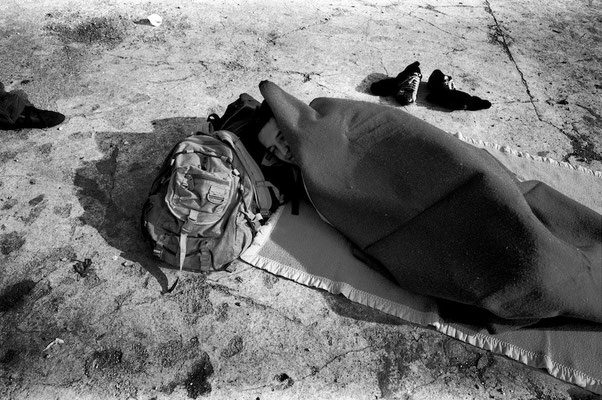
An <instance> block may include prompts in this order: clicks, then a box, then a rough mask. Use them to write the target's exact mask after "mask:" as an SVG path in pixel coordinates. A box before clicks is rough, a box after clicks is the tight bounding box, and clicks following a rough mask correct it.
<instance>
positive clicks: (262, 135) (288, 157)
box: [257, 118, 293, 163]
mask: <svg viewBox="0 0 602 400" xmlns="http://www.w3.org/2000/svg"><path fill="white" fill-rule="evenodd" d="M257 138H258V139H259V143H261V144H262V145H263V146H264V147H265V148H266V149H267V150H268V152H269V153H270V154H272V155H274V156H275V157H276V158H278V159H279V160H281V161H284V162H288V163H292V162H293V155H292V154H291V149H290V148H289V146H288V143H287V142H286V140H284V136H282V132H281V131H280V129H278V125H276V120H275V119H274V118H270V120H269V121H268V123H267V124H265V125H264V126H263V128H261V131H259V134H258V135H257Z"/></svg>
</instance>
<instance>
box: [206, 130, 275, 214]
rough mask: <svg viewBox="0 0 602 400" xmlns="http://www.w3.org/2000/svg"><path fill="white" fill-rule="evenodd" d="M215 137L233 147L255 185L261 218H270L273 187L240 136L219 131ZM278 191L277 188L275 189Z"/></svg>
mask: <svg viewBox="0 0 602 400" xmlns="http://www.w3.org/2000/svg"><path fill="white" fill-rule="evenodd" d="M215 135H216V136H217V137H218V139H220V140H221V141H223V142H226V143H228V144H230V146H232V148H233V149H234V151H235V152H236V155H237V156H238V158H239V159H240V162H241V163H242V165H243V166H244V168H245V170H246V171H247V173H248V174H249V178H250V179H251V183H252V184H253V187H254V191H255V200H256V201H257V205H258V206H259V209H260V212H261V216H262V217H264V218H266V217H268V216H269V213H270V208H272V196H270V190H269V188H270V187H273V185H272V184H271V183H270V182H268V181H266V180H265V178H264V176H263V173H262V172H261V169H259V166H258V165H257V163H256V162H255V160H253V158H252V157H251V155H250V154H249V152H248V151H247V149H246V148H245V147H244V145H243V144H242V142H241V141H240V139H239V138H238V136H236V135H234V134H233V133H230V132H228V131H224V130H221V131H217V132H215ZM274 189H276V188H274Z"/></svg>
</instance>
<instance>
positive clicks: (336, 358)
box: [299, 346, 372, 381]
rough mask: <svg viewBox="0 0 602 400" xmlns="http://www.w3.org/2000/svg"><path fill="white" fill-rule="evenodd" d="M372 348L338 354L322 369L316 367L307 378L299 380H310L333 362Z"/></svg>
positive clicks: (303, 377) (366, 347)
mask: <svg viewBox="0 0 602 400" xmlns="http://www.w3.org/2000/svg"><path fill="white" fill-rule="evenodd" d="M371 347H372V346H365V347H362V348H361V349H353V350H348V351H346V352H344V353H341V354H337V355H336V356H334V357H332V358H331V359H330V360H328V361H326V362H325V363H324V365H322V366H321V367H315V366H314V367H312V368H311V369H312V371H311V372H310V373H309V374H308V375H305V376H302V377H301V378H299V381H302V380H304V379H306V378H309V377H311V376H314V375H317V374H319V373H320V372H321V371H322V370H323V369H324V368H326V367H328V366H329V365H330V364H332V363H333V362H335V361H336V360H338V359H341V358H344V357H347V356H348V355H349V354H351V353H361V352H364V351H366V350H368V349H370V348H371Z"/></svg>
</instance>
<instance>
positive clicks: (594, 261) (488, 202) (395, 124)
mask: <svg viewBox="0 0 602 400" xmlns="http://www.w3.org/2000/svg"><path fill="white" fill-rule="evenodd" d="M260 90H261V93H262V95H263V97H264V99H265V100H266V101H267V103H268V104H269V106H270V107H271V109H272V111H273V112H274V115H275V118H276V121H277V123H278V126H279V127H280V129H281V130H282V133H283V135H284V137H285V139H286V140H287V141H288V143H289V144H290V147H291V151H292V154H293V156H294V158H295V161H296V163H298V165H299V166H300V169H301V172H302V176H303V181H304V183H305V185H306V189H307V193H308V195H309V197H310V199H311V201H312V203H313V205H314V207H315V208H316V210H317V211H318V212H319V213H320V215H321V216H322V217H323V218H324V219H325V220H326V221H327V222H328V223H329V224H331V225H332V226H333V227H334V228H336V229H337V230H338V231H339V232H341V233H342V234H343V235H344V236H345V237H346V238H348V239H349V240H350V241H351V242H352V243H353V244H354V245H355V246H356V247H357V249H356V250H357V252H356V253H358V254H361V257H362V259H363V260H364V261H369V262H372V263H374V265H377V266H379V267H384V268H385V269H386V270H387V271H388V272H389V273H390V274H391V275H392V276H393V277H394V279H395V280H396V282H397V283H398V284H399V285H400V286H401V287H402V288H404V289H409V290H412V291H413V292H416V293H419V294H422V295H428V296H434V297H437V298H440V299H444V300H448V301H452V302H455V303H461V304H465V305H470V306H476V307H479V308H482V309H485V310H488V311H489V312H491V313H493V314H494V315H495V316H497V317H501V318H504V319H512V320H516V323H517V324H519V325H525V324H528V323H532V322H534V321H536V320H538V319H541V318H549V317H555V316H568V317H574V318H581V319H586V320H591V321H597V322H602V216H601V215H600V214H598V213H597V212H595V211H593V210H591V209H590V208H588V207H586V206H584V205H582V204H580V203H578V202H577V201H575V200H572V199H570V198H569V197H567V196H565V195H563V194H561V193H560V192H558V191H556V190H555V189H552V188H551V187H549V186H548V185H546V184H544V183H542V182H539V181H525V182H521V181H519V180H518V179H516V177H515V176H514V175H513V174H512V173H511V172H510V171H509V170H508V169H507V168H505V167H504V166H503V165H502V164H501V163H500V162H499V161H498V160H496V159H495V158H494V157H493V156H491V154H489V153H488V152H486V151H484V150H482V149H479V148H477V147H475V146H472V145H470V144H468V143H466V142H463V141H461V140H458V139H457V138H455V137H453V136H452V135H450V134H448V133H446V132H444V131H442V130H440V129H438V128H436V127H434V126H432V125H430V124H428V123H427V122H425V121H422V120H420V119H418V118H415V117H413V116H411V115H410V114H407V113H405V112H403V111H400V110H398V109H395V108H392V107H387V106H381V105H376V104H371V103H365V102H358V101H352V100H343V99H331V98H318V99H316V100H314V101H312V102H311V104H310V105H307V104H305V103H303V102H301V101H300V100H298V99H297V98H295V97H294V96H292V95H290V94H288V93H286V92H285V91H283V90H282V89H281V88H279V87H278V86H277V85H275V84H273V83H271V82H262V83H261V85H260Z"/></svg>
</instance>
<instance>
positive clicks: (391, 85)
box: [370, 61, 422, 97]
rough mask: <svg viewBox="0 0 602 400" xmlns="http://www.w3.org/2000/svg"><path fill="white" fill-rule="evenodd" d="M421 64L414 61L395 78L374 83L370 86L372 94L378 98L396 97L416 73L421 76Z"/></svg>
mask: <svg viewBox="0 0 602 400" xmlns="http://www.w3.org/2000/svg"><path fill="white" fill-rule="evenodd" d="M419 65H420V63H419V62H418V61H414V62H413V63H411V64H410V65H408V66H407V67H405V69H404V70H403V71H401V72H400V73H399V74H398V75H397V76H396V77H395V78H385V79H382V80H380V81H377V82H374V83H373V84H372V85H370V92H371V93H372V94H374V95H376V96H385V97H386V96H396V95H398V94H399V91H400V90H401V86H402V85H403V84H406V83H407V82H406V81H407V79H408V78H409V77H410V76H412V75H413V74H415V73H418V74H420V68H419ZM420 76H421V77H422V75H420Z"/></svg>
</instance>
